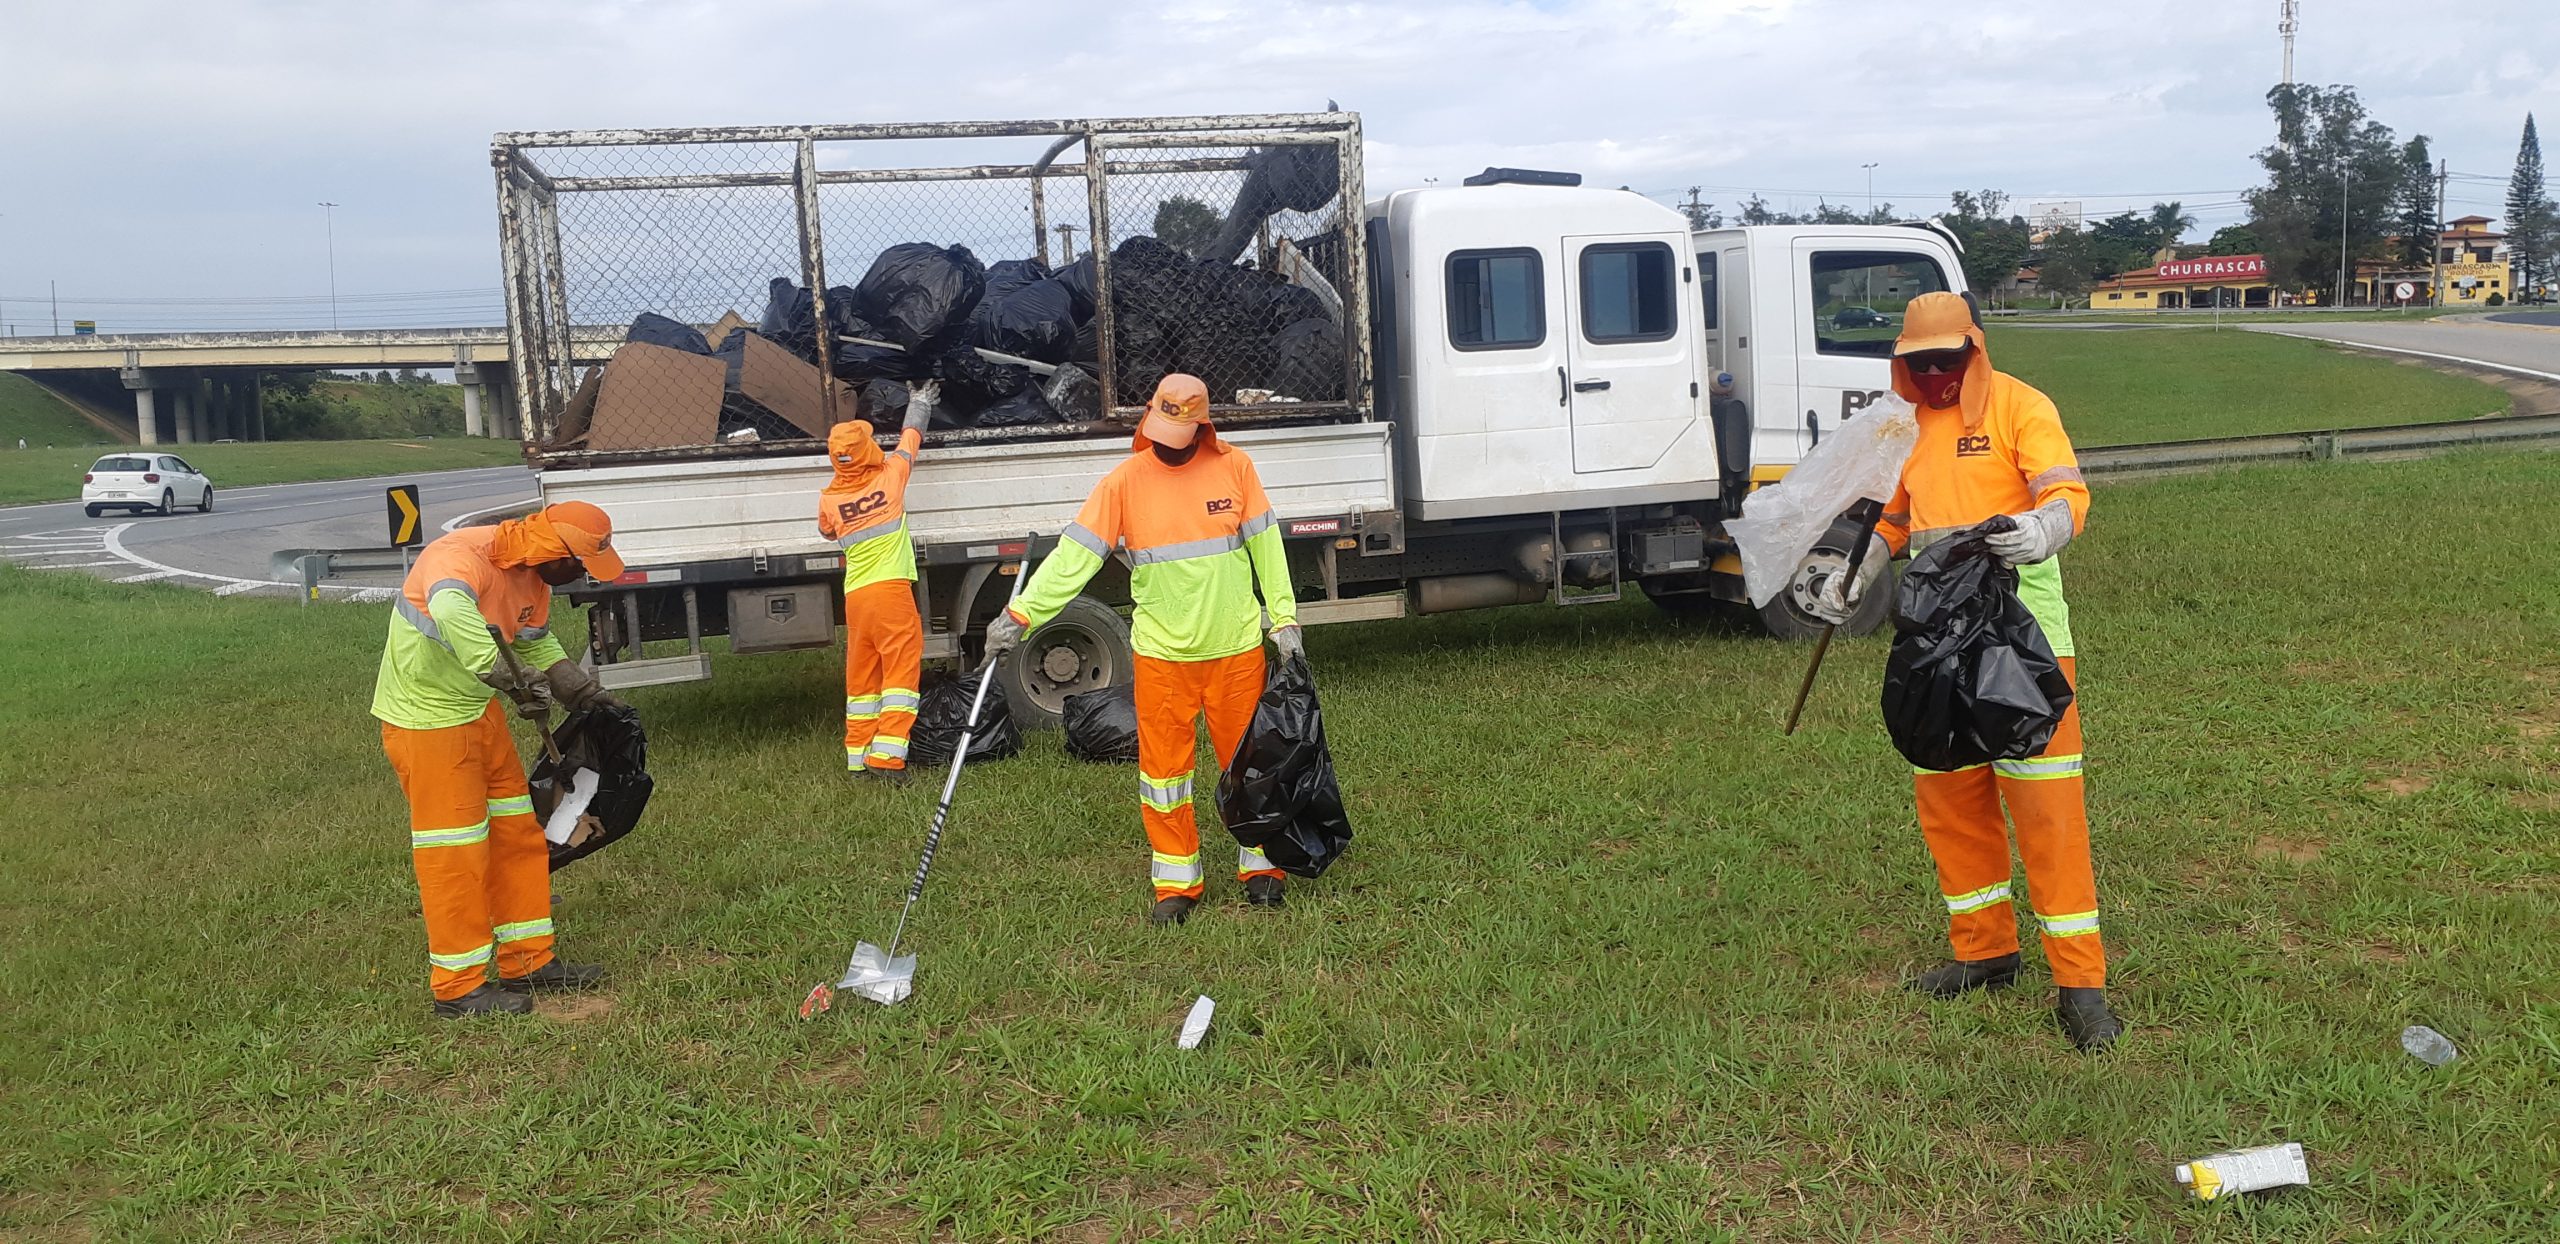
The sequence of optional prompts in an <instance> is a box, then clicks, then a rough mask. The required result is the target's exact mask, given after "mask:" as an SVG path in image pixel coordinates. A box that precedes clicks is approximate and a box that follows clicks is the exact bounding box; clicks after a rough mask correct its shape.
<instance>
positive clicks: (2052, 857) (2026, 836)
mask: <svg viewBox="0 0 2560 1244" xmlns="http://www.w3.org/2000/svg"><path fill="white" fill-rule="evenodd" d="M2078 664H2079V663H2078V662H2077V661H2075V660H2074V659H2072V658H2070V657H2064V658H2062V671H2063V673H2064V675H2065V676H2067V677H2070V678H2071V679H2072V680H2073V681H2074V682H2075V683H2076V682H2077V681H2078V678H2079V672H2078V669H2077V666H2078ZM2080 754H2081V739H2080V706H2079V704H2078V703H2077V702H2074V703H2073V705H2072V706H2071V708H2070V710H2069V711H2067V712H2065V713H2064V714H2063V715H2062V723H2061V724H2060V725H2059V726H2057V727H2055V729H2054V732H2053V739H2052V741H2051V742H2050V743H2048V744H2047V745H2046V747H2045V751H2044V754H2043V755H2041V756H2038V757H2035V758H2032V759H2029V760H2023V761H2004V762H2002V763H2003V764H2015V765H2023V766H2036V765H2045V766H2058V765H2060V764H2064V763H2067V764H2068V765H2069V771H2068V772H2054V771H2052V770H2051V768H2047V769H2046V770H2044V771H2034V770H2030V771H2028V772H2024V773H2020V774H2017V775H2014V776H2013V775H2011V774H2009V773H2007V772H2002V773H2001V775H2000V779H1999V783H2000V798H2001V801H2002V802H2004V803H2006V804H2008V805H2009V819H2010V820H2011V821H2012V822H2013V823H2015V824H2016V825H2017V828H2018V857H2019V859H2020V860H2021V861H2022V862H2024V863H2025V864H2026V866H2027V898H2028V899H2029V900H2030V901H2031V903H2032V905H2033V906H2034V908H2035V911H2036V919H2037V921H2038V923H2039V924H2041V925H2042V926H2043V932H2044V955H2045V961H2046V962H2047V963H2048V964H2049V965H2051V966H2052V968H2053V983H2054V984H2056V985H2061V986H2065V987H2070V988H2089V989H2094V988H2098V987H2100V986H2103V985H2105V984H2106V983H2107V948H2106V944H2105V943H2104V942H2103V941H2102V940H2101V939H2100V937H2099V934H2098V876H2097V869H2096V867H2095V866H2094V865H2093V864H2092V863H2091V861H2090V858H2089V809H2088V803H2087V796H2086V791H2085V787H2084V784H2083V782H2082V780H2081V776H2080V772H2079V757H2080Z"/></svg>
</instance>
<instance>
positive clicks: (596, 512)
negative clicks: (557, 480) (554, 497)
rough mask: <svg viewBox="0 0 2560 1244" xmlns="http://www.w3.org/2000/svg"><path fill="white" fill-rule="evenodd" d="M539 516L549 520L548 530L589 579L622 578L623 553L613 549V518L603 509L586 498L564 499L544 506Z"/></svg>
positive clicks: (601, 580) (609, 581)
mask: <svg viewBox="0 0 2560 1244" xmlns="http://www.w3.org/2000/svg"><path fill="white" fill-rule="evenodd" d="M542 516H543V517H544V518H547V519H549V520H551V529H552V530H553V531H554V532H556V533H558V535H559V537H560V543H562V544H565V545H567V546H568V547H569V556H571V557H574V558H577V559H578V564H579V565H580V566H582V567H584V568H585V569H586V572H587V577H588V578H590V579H593V580H595V581H596V582H598V583H611V582H613V581H614V580H616V579H619V578H621V577H622V554H620V553H616V552H614V551H613V520H612V519H610V518H607V517H605V513H604V511H603V510H600V509H597V508H596V507H595V506H594V505H593V504H590V503H588V502H585V501H563V502H561V503H559V504H558V505H552V506H545V507H543V511H542Z"/></svg>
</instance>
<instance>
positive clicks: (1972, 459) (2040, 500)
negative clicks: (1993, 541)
mask: <svg viewBox="0 0 2560 1244" xmlns="http://www.w3.org/2000/svg"><path fill="white" fill-rule="evenodd" d="M1988 379H1989V380H1990V383H1991V397H1990V401H1989V403H1988V409H1987V410H1986V411H1985V413H1984V416H1983V419H1982V425H1981V426H1980V427H1979V428H1977V429H1975V430H1974V431H1972V432H1967V431H1965V426H1964V412H1963V410H1962V409H1960V408H1949V409H1946V410H1933V409H1931V408H1929V407H1926V406H1923V407H1921V408H1920V412H1919V414H1920V443H1919V444H1918V445H1916V446H1914V447H1913V449H1912V451H1911V459H1910V461H1908V462H1906V463H1905V464H1903V468H1902V484H1901V486H1900V487H1899V488H1897V489H1895V490H1894V494H1893V500H1892V501H1891V502H1890V503H1888V504H1887V505H1886V506H1885V513H1884V519H1883V521H1881V522H1879V523H1877V524H1876V534H1877V535H1879V536H1882V537H1884V539H1885V542H1886V543H1887V544H1890V545H1892V546H1893V551H1894V552H1895V553H1896V554H1897V555H1899V554H1902V553H1905V552H1917V551H1918V550H1917V549H1914V548H1912V542H1913V541H1914V540H1915V539H1917V540H1918V541H1919V542H1920V543H1921V545H1922V546H1923V547H1925V546H1926V545H1927V544H1928V543H1929V541H1930V540H1931V539H1932V538H1934V537H1935V536H1937V535H1938V534H1940V533H1942V532H1946V531H1951V530H1954V529H1957V528H1962V527H1970V526H1973V525H1974V524H1976V523H1979V522H1982V521H1984V520H1986V519H1989V518H1992V517H1994V516H1996V515H2000V514H2015V513H2018V512H2020V511H2022V510H2032V509H2034V508H2036V507H2037V506H2040V505H2043V504H2044V503H2046V502H2048V501H2051V500H2052V499H2054V498H2055V497H2061V498H2063V499H2064V500H2066V501H2068V502H2070V503H2071V529H2072V531H2073V532H2074V533H2077V532H2079V531H2080V530H2081V529H2083V528H2085V527H2086V526H2087V525H2088V522H2089V485H2088V483H2087V481H2085V480H2083V479H2082V478H2081V476H2080V459H2079V457H2078V456H2077V455H2075V454H2073V453H2072V451H2071V438H2070V437H2069V436H2066V435H2064V433H2063V431H2062V415H2061V413H2060V412H2059V411H2057V410H2055V409H2054V405H2053V399H2052V398H2049V397H2046V396H2045V395H2044V394H2043V393H2041V392H2038V391H2037V390H2036V388H2035V386H2033V385H2030V384H2028V383H2027V382H2025V381H2023V380H2020V379H2018V378H2017V377H2015V376H2011V375H2009V374H2007V373H2006V372H1998V371H1991V372H1988Z"/></svg>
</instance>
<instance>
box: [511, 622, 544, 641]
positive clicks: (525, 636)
mask: <svg viewBox="0 0 2560 1244" xmlns="http://www.w3.org/2000/svg"><path fill="white" fill-rule="evenodd" d="M549 638H551V628H550V627H547V626H528V627H526V628H524V629H523V630H520V631H517V632H516V642H517V643H520V644H529V643H532V642H534V641H535V640H538V639H549Z"/></svg>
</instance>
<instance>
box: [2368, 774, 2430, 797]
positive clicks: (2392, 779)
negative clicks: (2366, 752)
mask: <svg viewBox="0 0 2560 1244" xmlns="http://www.w3.org/2000/svg"><path fill="white" fill-rule="evenodd" d="M2435 784H2436V780H2435V779H2434V778H2432V777H2429V776H2427V775H2426V774H2423V773H2411V772H2407V771H2405V770H2404V771H2402V772H2399V773H2385V774H2381V775H2378V776H2376V777H2375V778H2373V780H2371V781H2369V782H2366V783H2365V784H2364V788H2365V789H2366V790H2367V791H2370V792H2372V793H2373V794H2376V795H2392V796H2396V797H2399V798H2404V799H2405V798H2407V797H2409V796H2411V795H2417V794H2424V793H2425V792H2427V791H2429V790H2433V789H2434V788H2435Z"/></svg>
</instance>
